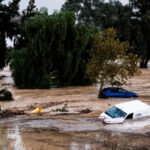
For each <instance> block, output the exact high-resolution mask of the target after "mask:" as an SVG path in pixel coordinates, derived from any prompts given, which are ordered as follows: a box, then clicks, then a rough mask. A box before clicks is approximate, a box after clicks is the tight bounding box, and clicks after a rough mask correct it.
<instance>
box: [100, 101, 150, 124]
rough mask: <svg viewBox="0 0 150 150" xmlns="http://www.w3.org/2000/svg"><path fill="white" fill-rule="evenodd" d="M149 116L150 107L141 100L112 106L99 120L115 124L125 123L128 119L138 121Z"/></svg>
mask: <svg viewBox="0 0 150 150" xmlns="http://www.w3.org/2000/svg"><path fill="white" fill-rule="evenodd" d="M147 116H150V106H149V105H147V104H145V103H143V102H141V101H140V100H134V101H129V102H124V103H120V104H117V105H115V106H112V107H111V108H109V109H108V110H106V111H105V112H103V113H102V114H100V116H99V119H100V120H101V121H102V122H103V123H107V124H113V123H123V122H124V121H125V120H126V119H136V118H141V117H147Z"/></svg>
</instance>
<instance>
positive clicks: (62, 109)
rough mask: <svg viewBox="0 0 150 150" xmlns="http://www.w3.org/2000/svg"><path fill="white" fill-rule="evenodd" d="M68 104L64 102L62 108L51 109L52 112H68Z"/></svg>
mask: <svg viewBox="0 0 150 150" xmlns="http://www.w3.org/2000/svg"><path fill="white" fill-rule="evenodd" d="M67 107H68V103H67V102H66V103H65V104H64V106H63V107H62V108H57V109H52V111H53V112H68V110H67Z"/></svg>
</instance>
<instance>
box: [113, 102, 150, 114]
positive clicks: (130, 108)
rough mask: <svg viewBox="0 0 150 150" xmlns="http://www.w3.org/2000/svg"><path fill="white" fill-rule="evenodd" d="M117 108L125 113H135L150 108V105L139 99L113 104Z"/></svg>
mask: <svg viewBox="0 0 150 150" xmlns="http://www.w3.org/2000/svg"><path fill="white" fill-rule="evenodd" d="M115 106H116V107H118V108H119V109H121V110H123V111H124V112H126V113H128V114H129V113H136V112H139V111H141V112H142V111H143V110H147V109H149V110H150V106H149V105H147V104H145V103H143V102H141V101H140V100H134V101H129V102H125V103H120V104H117V105H115Z"/></svg>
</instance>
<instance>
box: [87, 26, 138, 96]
mask: <svg viewBox="0 0 150 150" xmlns="http://www.w3.org/2000/svg"><path fill="white" fill-rule="evenodd" d="M128 48H129V44H128V42H120V41H119V39H117V34H116V31H115V30H114V29H113V28H108V29H106V30H104V31H103V32H100V33H97V34H96V35H95V36H94V42H93V47H92V50H91V55H92V59H91V60H90V62H89V65H88V69H87V74H88V75H89V77H90V78H91V80H92V81H93V82H100V90H99V95H98V97H100V96H101V91H102V88H103V86H104V85H107V84H110V85H112V86H114V85H116V86H121V85H123V84H125V83H126V82H127V80H128V79H130V78H131V77H132V76H134V75H135V74H136V73H137V72H138V67H137V65H136V63H137V58H136V56H133V55H132V54H128V55H126V52H127V50H128Z"/></svg>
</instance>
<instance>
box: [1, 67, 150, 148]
mask: <svg viewBox="0 0 150 150" xmlns="http://www.w3.org/2000/svg"><path fill="white" fill-rule="evenodd" d="M0 75H4V76H6V77H4V78H3V79H2V80H0V88H8V90H10V91H11V92H12V93H13V97H14V101H12V102H0V105H1V108H2V109H7V108H9V109H21V110H25V111H30V110H32V109H33V108H34V106H36V107H37V106H41V107H42V108H43V112H44V113H47V116H49V118H45V119H44V117H43V118H42V117H40V118H38V117H36V116H35V119H31V118H30V117H25V116H24V117H23V118H19V117H18V118H9V119H0V150H128V149H129V150H150V118H143V119H140V120H134V121H133V120H127V121H126V122H125V123H124V124H117V125H104V124H102V123H101V122H100V121H99V120H98V119H97V118H98V115H99V114H100V113H101V112H103V111H105V110H106V109H107V108H108V107H110V106H113V105H115V104H117V103H120V102H124V101H130V100H131V99H113V98H112V99H107V100H105V99H98V98H97V93H98V87H97V86H85V87H67V88H60V89H50V90H28V89H26V90H19V89H17V88H15V87H14V83H13V80H12V77H11V72H10V70H9V68H6V69H4V70H3V71H0ZM149 76H150V70H143V71H142V76H140V77H135V78H134V79H133V80H132V83H133V84H132V86H128V87H126V88H127V89H129V90H132V91H134V92H137V93H138V94H139V95H140V98H138V99H141V100H142V101H143V102H146V103H147V104H150V92H149V91H150V78H149ZM66 101H67V104H68V108H67V109H68V111H69V112H71V113H76V112H79V110H82V109H85V108H91V109H92V112H93V114H92V113H90V114H89V115H87V116H84V117H83V116H82V115H80V114H79V115H75V114H74V115H70V116H69V117H68V119H66V117H65V116H61V117H60V116H59V115H58V116H56V117H55V119H54V118H53V119H52V118H51V115H52V114H51V110H53V109H57V108H62V106H64V104H65V103H66ZM29 118H30V119H29ZM37 118H38V119H37Z"/></svg>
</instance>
